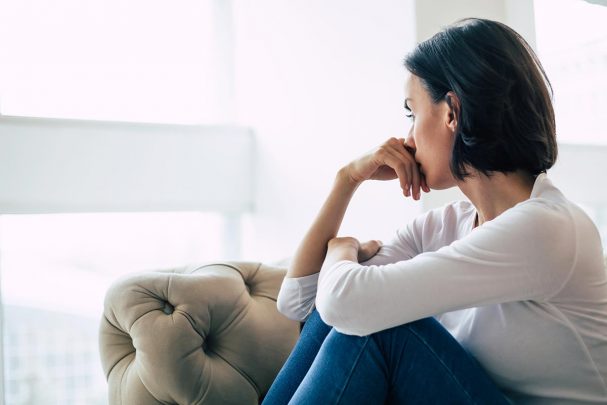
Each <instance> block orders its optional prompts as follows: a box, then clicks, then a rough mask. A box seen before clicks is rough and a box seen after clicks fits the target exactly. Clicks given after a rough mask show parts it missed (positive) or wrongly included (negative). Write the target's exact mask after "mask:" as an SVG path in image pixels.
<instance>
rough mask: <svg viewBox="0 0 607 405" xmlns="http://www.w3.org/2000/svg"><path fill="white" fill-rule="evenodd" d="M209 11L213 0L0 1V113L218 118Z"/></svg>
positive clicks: (218, 72)
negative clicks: (175, 0)
mask: <svg viewBox="0 0 607 405" xmlns="http://www.w3.org/2000/svg"><path fill="white" fill-rule="evenodd" d="M216 11H217V10H215V9H214V1H213V0H180V1H177V2H169V1H163V0H129V1H120V0H54V1H52V2H49V1H46V0H20V1H11V0H0V38H3V39H4V40H3V42H2V47H0V96H1V100H0V102H1V105H0V108H1V112H2V114H4V115H22V116H35V117H54V118H76V119H94V120H112V121H141V122H172V123H186V124H190V123H224V122H226V118H227V117H228V115H229V111H226V108H227V104H226V102H225V101H226V96H225V95H226V94H228V93H229V92H228V91H227V85H228V84H227V83H228V82H227V81H226V80H227V79H226V74H225V71H226V69H225V66H224V63H227V62H226V60H225V59H226V57H225V55H228V53H226V52H223V51H222V49H223V47H225V46H227V45H226V44H220V43H219V42H220V41H224V40H225V39H222V35H221V34H218V33H219V32H221V31H218V27H220V26H222V25H225V22H224V21H218V20H217V19H221V18H224V17H225V14H224V13H220V12H216ZM9 39H10V40H9Z"/></svg>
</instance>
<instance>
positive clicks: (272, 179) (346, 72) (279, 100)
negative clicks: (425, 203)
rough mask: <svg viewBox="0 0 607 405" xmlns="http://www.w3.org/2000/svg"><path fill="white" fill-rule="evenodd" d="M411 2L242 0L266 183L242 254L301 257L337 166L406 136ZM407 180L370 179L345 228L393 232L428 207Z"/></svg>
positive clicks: (240, 102) (240, 24)
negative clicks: (412, 194)
mask: <svg viewBox="0 0 607 405" xmlns="http://www.w3.org/2000/svg"><path fill="white" fill-rule="evenodd" d="M412 7H413V2H412V1H399V0H392V1H385V0H384V1H380V2H371V1H365V0H355V1H352V0H338V1H330V2H327V1H321V0H295V1H280V0H236V1H235V2H234V8H233V10H234V13H235V16H234V26H235V30H236V33H235V46H236V51H235V63H236V72H235V77H236V81H235V89H236V105H237V116H238V120H239V123H240V124H242V125H246V126H250V127H252V128H253V129H254V131H255V135H256V140H257V146H258V155H257V156H258V159H259V167H258V186H257V196H256V209H255V213H254V215H252V216H250V217H248V218H247V220H246V226H245V233H244V237H243V246H244V258H245V259H252V260H274V259H280V258H283V257H285V256H288V255H291V254H292V253H293V252H294V250H295V249H296V247H297V244H298V243H299V241H300V240H301V238H302V237H303V235H304V234H305V232H306V231H307V229H308V227H309V226H310V225H311V223H312V221H313V219H314V217H315V216H316V214H317V212H318V210H319V209H320V207H321V205H322V203H323V202H324V199H325V198H326V196H327V195H328V193H329V190H330V187H331V185H332V182H333V179H334V176H335V173H336V172H337V170H338V169H339V168H340V167H341V166H343V165H345V164H347V163H348V162H349V161H351V160H352V159H354V158H356V157H357V156H359V155H361V154H363V153H364V152H366V151H367V150H369V149H371V148H373V147H375V146H377V145H379V144H380V143H382V142H383V141H384V140H386V139H388V138H389V137H391V136H396V137H405V136H406V133H407V131H408V123H407V121H406V118H405V117H404V111H403V108H402V103H403V91H404V87H403V86H404V72H405V70H404V67H403V65H402V60H403V57H404V56H405V53H406V52H407V51H408V50H410V49H411V48H412V47H413V46H414V43H415V42H414V26H413V8H412ZM420 205H421V204H420V203H419V202H413V201H407V200H405V199H404V198H403V197H402V194H401V193H400V187H399V186H398V184H397V182H387V183H379V182H373V183H365V184H363V185H362V186H361V187H360V188H359V189H358V191H357V194H356V195H355V196H354V199H353V201H352V203H351V206H350V208H349V210H348V212H347V214H346V217H345V219H344V224H343V226H342V231H341V232H340V235H351V236H356V237H360V238H361V239H363V240H366V239H372V238H373V239H374V238H382V239H386V238H387V237H390V236H391V235H392V234H393V233H394V231H395V230H396V228H398V227H399V226H402V225H404V224H405V223H406V222H408V221H410V220H411V219H412V218H413V217H414V216H415V215H417V214H419V213H420V212H421V206H420Z"/></svg>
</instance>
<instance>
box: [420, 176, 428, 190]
mask: <svg viewBox="0 0 607 405" xmlns="http://www.w3.org/2000/svg"><path fill="white" fill-rule="evenodd" d="M421 178H422V190H424V191H425V192H426V193H429V192H430V187H428V183H426V176H424V175H422V176H421Z"/></svg>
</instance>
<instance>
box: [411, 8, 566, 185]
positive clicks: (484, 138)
mask: <svg viewBox="0 0 607 405" xmlns="http://www.w3.org/2000/svg"><path fill="white" fill-rule="evenodd" d="M404 65H405V67H406V68H407V70H409V71H410V72H411V73H412V74H414V75H416V76H417V77H419V78H420V81H421V83H422V85H423V86H424V88H425V89H426V90H427V91H428V92H429V94H430V97H431V99H432V100H433V102H434V103H438V102H440V101H442V100H444V101H446V102H447V103H448V104H449V106H451V107H452V102H451V99H450V98H449V97H448V96H447V92H449V91H452V92H454V93H455V94H456V95H457V97H458V98H459V101H460V109H459V110H460V111H459V116H458V117H457V118H458V119H457V130H456V135H455V140H454V144H453V152H452V156H451V162H450V168H451V172H452V173H453V175H454V176H455V177H456V178H457V179H459V180H464V179H465V178H466V177H467V176H470V173H468V172H467V171H466V168H465V165H466V164H467V165H470V166H472V167H473V168H475V169H476V170H478V171H479V172H481V173H483V174H485V175H486V176H491V175H492V172H503V173H508V172H514V171H517V170H520V169H522V170H525V171H527V172H528V173H529V174H531V175H533V176H536V175H538V174H539V173H541V172H546V170H548V169H549V168H551V167H552V166H553V165H554V163H555V162H556V157H557V153H558V152H557V143H556V124H555V119H554V109H553V106H552V97H553V91H552V86H551V84H550V81H549V80H548V77H547V76H546V73H545V72H544V69H543V68H542V65H541V64H540V61H539V59H538V57H537V55H536V54H535V52H534V51H533V49H531V47H530V46H529V44H528V43H527V42H526V41H525V40H524V39H523V37H521V36H520V35H519V34H518V33H517V32H516V31H514V30H513V29H512V28H510V27H508V26H507V25H505V24H502V23H500V22H497V21H492V20H485V19H478V18H465V19H462V20H459V21H457V22H455V23H454V24H452V25H449V26H447V27H446V28H444V29H443V30H442V31H441V32H439V33H437V34H436V35H434V36H433V37H432V38H430V39H428V40H426V41H424V42H421V43H420V44H418V45H417V47H416V48H415V49H414V50H413V51H411V52H410V53H409V54H408V55H407V56H406V57H405V61H404Z"/></svg>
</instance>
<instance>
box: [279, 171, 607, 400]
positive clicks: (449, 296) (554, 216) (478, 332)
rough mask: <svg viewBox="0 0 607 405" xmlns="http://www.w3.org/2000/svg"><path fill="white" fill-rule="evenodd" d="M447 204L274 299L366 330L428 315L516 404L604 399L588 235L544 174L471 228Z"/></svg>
mask: <svg viewBox="0 0 607 405" xmlns="http://www.w3.org/2000/svg"><path fill="white" fill-rule="evenodd" d="M475 215H476V210H475V207H474V206H473V205H472V204H471V203H470V202H468V201H457V202H454V203H450V204H447V205H445V206H444V207H441V208H437V209H434V210H431V211H429V212H427V213H424V214H422V215H420V216H418V217H417V218H415V219H414V220H413V221H412V222H411V223H409V224H407V225H406V226H404V227H402V228H400V229H398V230H397V232H396V235H395V236H394V238H393V239H392V240H391V241H390V242H389V243H386V244H384V245H383V246H382V248H381V249H380V250H379V252H378V253H377V254H376V255H375V256H374V257H373V258H371V259H370V260H368V261H366V262H363V263H360V264H359V263H356V262H352V261H348V260H342V261H339V262H337V263H335V264H334V265H333V266H330V267H326V266H323V268H322V270H321V271H320V273H316V274H313V275H310V276H306V277H299V278H285V279H284V281H283V284H282V286H281V289H280V292H279V295H278V299H277V306H278V310H279V311H280V312H282V313H283V314H284V315H285V316H287V317H289V318H291V319H296V320H305V319H306V318H307V317H308V316H309V314H310V313H311V312H312V310H313V309H314V307H315V306H316V308H317V309H318V312H319V314H320V316H321V318H322V319H323V321H325V322H326V323H327V324H329V325H331V326H333V327H334V328H335V329H336V330H337V331H338V332H341V333H345V334H351V335H359V336H363V335H368V334H371V333H374V332H378V331H381V330H384V329H387V328H391V327H394V326H397V325H401V324H404V323H408V322H411V321H415V320H417V319H421V318H424V317H429V316H435V317H436V319H437V320H438V321H439V322H440V323H441V324H442V325H443V326H444V327H445V328H446V329H447V330H448V331H449V332H450V333H451V334H452V335H453V336H454V337H455V338H456V339H457V340H458V341H459V343H460V344H461V345H462V346H463V347H464V348H465V349H466V350H468V351H469V352H470V353H471V354H472V355H473V356H475V358H476V359H477V360H478V361H479V362H480V363H481V364H482V365H483V367H484V368H485V370H486V371H487V372H488V373H489V375H490V377H492V379H493V380H494V381H495V382H496V383H497V384H498V386H499V387H500V388H501V389H502V391H503V392H504V393H505V394H506V395H508V397H509V398H510V399H511V400H513V401H514V402H516V403H533V404H541V403H550V404H556V403H596V404H598V403H601V404H607V272H606V271H605V264H604V262H603V251H602V246H601V240H600V235H599V233H598V230H597V228H596V226H595V224H594V223H593V222H592V221H591V220H590V218H589V217H588V216H587V215H586V213H585V212H584V211H583V210H582V209H581V208H580V207H578V206H577V205H576V204H574V203H573V202H571V201H569V200H567V199H566V198H565V196H564V195H563V194H562V193H561V191H560V190H559V189H558V188H556V187H555V186H554V185H553V184H552V182H551V180H550V179H549V178H548V177H547V175H546V174H545V173H542V174H540V175H538V176H537V178H536V180H535V184H534V186H533V190H532V192H531V196H530V198H529V199H528V200H525V201H522V202H520V203H518V204H516V205H515V206H514V207H511V208H510V209H508V210H506V211H504V212H503V213H502V214H501V215H499V216H498V217H496V218H495V219H493V220H491V221H487V222H485V223H484V224H483V225H482V226H480V227H477V228H474V220H475Z"/></svg>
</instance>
